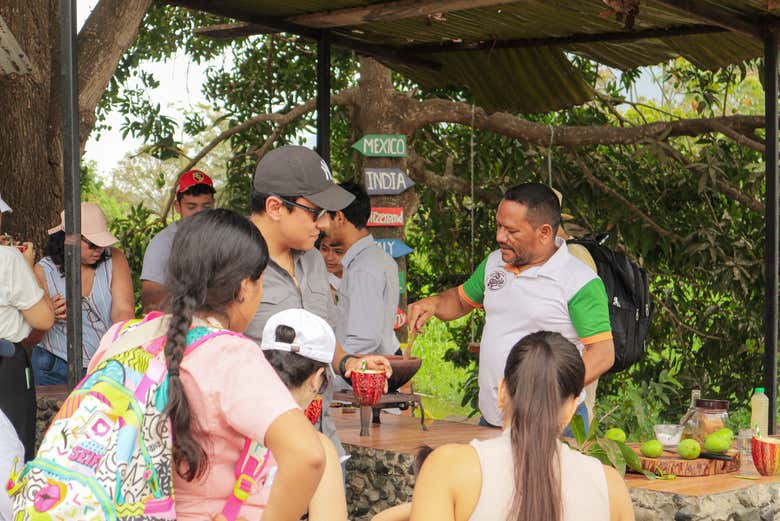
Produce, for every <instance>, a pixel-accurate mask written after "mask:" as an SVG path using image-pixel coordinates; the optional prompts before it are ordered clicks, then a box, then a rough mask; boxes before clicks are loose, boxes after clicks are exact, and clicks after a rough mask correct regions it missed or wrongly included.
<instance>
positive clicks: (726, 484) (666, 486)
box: [626, 473, 780, 496]
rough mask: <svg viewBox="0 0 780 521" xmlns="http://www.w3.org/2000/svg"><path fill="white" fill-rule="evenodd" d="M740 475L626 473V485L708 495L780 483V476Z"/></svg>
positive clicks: (672, 492)
mask: <svg viewBox="0 0 780 521" xmlns="http://www.w3.org/2000/svg"><path fill="white" fill-rule="evenodd" d="M738 475H739V473H733V474H720V475H716V476H700V477H695V478H680V477H678V478H677V479H655V480H650V479H647V478H645V477H644V476H640V475H638V474H626V485H628V488H641V489H645V490H655V491H657V492H668V493H671V494H680V495H683V496H708V495H710V494H720V493H722V492H730V491H733V490H739V489H742V488H748V487H752V486H753V485H766V484H771V483H780V476H772V477H764V476H759V479H755V480H754V479H741V478H737V477H735V476H738Z"/></svg>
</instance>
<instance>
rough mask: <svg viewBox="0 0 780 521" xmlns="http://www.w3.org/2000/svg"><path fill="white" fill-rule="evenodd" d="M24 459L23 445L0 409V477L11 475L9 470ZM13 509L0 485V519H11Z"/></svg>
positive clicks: (17, 468) (9, 520) (19, 466)
mask: <svg viewBox="0 0 780 521" xmlns="http://www.w3.org/2000/svg"><path fill="white" fill-rule="evenodd" d="M23 461H24V446H23V445H22V442H21V440H20V439H19V437H18V436H17V435H16V429H14V426H13V425H11V421H10V420H9V419H8V417H7V416H6V415H5V414H3V411H0V477H2V478H3V479H4V480H5V479H6V478H7V477H8V476H10V475H11V471H13V470H14V467H16V470H17V471H18V470H19V469H21V468H22V463H23ZM12 519H13V509H12V506H11V498H9V497H8V491H6V489H5V487H0V521H11V520H12Z"/></svg>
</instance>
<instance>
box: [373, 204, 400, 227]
mask: <svg viewBox="0 0 780 521" xmlns="http://www.w3.org/2000/svg"><path fill="white" fill-rule="evenodd" d="M366 225H367V226H403V225H404V209H403V208H401V207H395V208H387V207H376V208H374V207H372V208H371V217H369V218H368V223H366Z"/></svg>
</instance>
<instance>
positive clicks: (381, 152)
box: [352, 134, 406, 157]
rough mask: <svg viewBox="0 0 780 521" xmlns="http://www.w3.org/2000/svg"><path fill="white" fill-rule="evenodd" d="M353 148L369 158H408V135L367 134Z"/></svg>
mask: <svg viewBox="0 0 780 521" xmlns="http://www.w3.org/2000/svg"><path fill="white" fill-rule="evenodd" d="M352 148H354V149H355V150H357V151H358V152H360V153H361V154H363V155H364V156H367V157H406V134H367V135H365V136H363V137H362V138H360V139H358V140H357V141H356V142H355V143H353V144H352Z"/></svg>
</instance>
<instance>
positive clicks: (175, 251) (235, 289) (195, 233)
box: [165, 209, 268, 481]
mask: <svg viewBox="0 0 780 521" xmlns="http://www.w3.org/2000/svg"><path fill="white" fill-rule="evenodd" d="M215 237H219V240H214V238H215ZM267 263H268V248H267V247H266V244H265V240H263V236H262V235H260V232H259V231H258V229H257V228H256V227H255V226H254V225H253V224H252V223H251V222H250V221H249V220H248V219H246V218H244V217H242V216H241V215H239V214H238V213H236V212H234V211H232V210H226V209H215V210H205V211H203V212H200V213H198V214H196V215H193V216H192V217H190V218H188V219H185V220H184V221H181V222H180V224H179V227H178V229H177V231H176V235H175V236H174V238H173V245H172V246H171V255H170V258H169V260H168V271H167V275H166V286H167V287H168V290H169V291H170V294H171V300H170V306H171V315H172V316H171V322H170V325H169V326H168V333H167V341H166V343H165V361H166V363H167V365H168V378H169V383H168V406H167V408H166V413H167V414H168V415H169V417H170V419H171V427H172V430H173V462H174V467H175V468H176V471H177V472H178V473H179V475H180V476H181V477H182V478H184V479H186V480H187V481H192V480H193V479H195V478H196V477H200V476H202V475H203V474H204V472H205V471H206V469H207V468H208V457H207V455H206V452H205V451H204V450H203V447H201V446H200V444H199V443H198V442H197V441H196V440H195V437H194V435H193V434H195V433H199V432H200V427H199V425H198V424H197V421H196V419H195V418H192V416H191V414H190V406H189V402H188V401H187V396H186V394H185V393H184V388H183V387H182V384H181V380H180V379H179V365H180V364H181V360H182V357H183V356H184V350H185V348H186V345H187V333H188V332H189V329H190V326H191V325H192V316H193V314H194V313H195V312H202V311H207V312H208V311H212V312H217V313H224V311H225V309H226V307H227V305H228V304H230V303H231V302H233V301H234V300H235V299H236V298H237V297H238V294H239V291H240V289H241V282H242V281H243V280H244V279H247V278H249V279H251V280H257V279H259V278H260V275H261V274H262V273H263V270H264V269H265V266H266V264H267ZM228 326H229V324H228Z"/></svg>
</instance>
